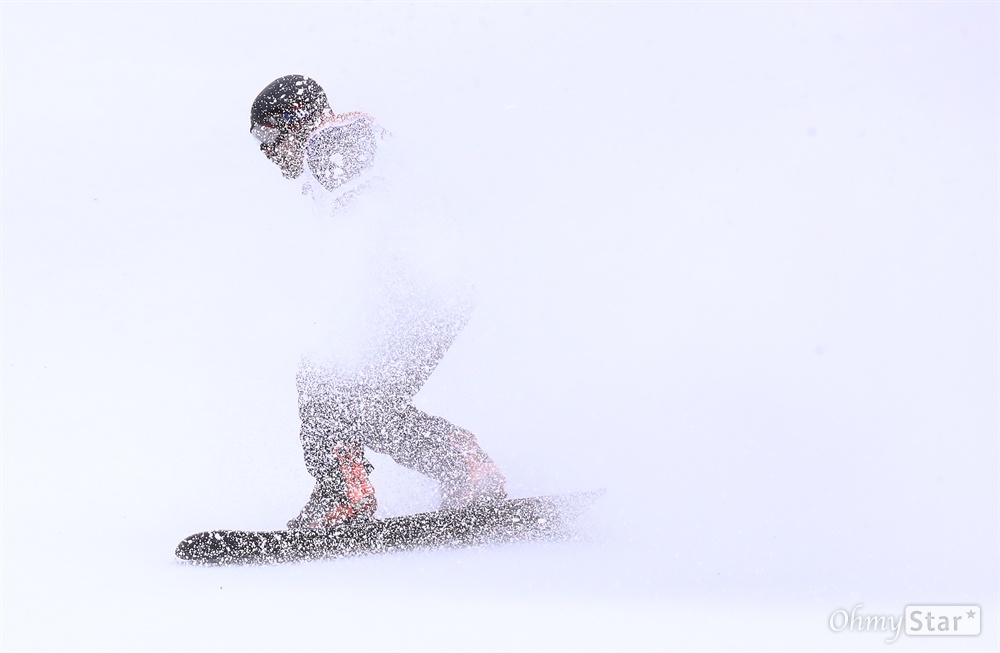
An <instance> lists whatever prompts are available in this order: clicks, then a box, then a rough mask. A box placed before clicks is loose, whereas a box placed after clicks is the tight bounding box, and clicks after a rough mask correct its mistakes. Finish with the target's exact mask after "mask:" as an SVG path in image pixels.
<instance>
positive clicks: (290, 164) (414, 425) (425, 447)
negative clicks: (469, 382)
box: [250, 75, 506, 529]
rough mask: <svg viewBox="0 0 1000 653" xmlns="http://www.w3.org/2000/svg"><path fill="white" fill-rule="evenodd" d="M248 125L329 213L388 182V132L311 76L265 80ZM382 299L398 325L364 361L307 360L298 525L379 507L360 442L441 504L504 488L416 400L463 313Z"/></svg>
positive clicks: (367, 513)
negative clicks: (382, 172)
mask: <svg viewBox="0 0 1000 653" xmlns="http://www.w3.org/2000/svg"><path fill="white" fill-rule="evenodd" d="M250 132H251V134H253V136H254V137H255V138H256V139H257V140H258V141H259V142H260V150H261V152H263V153H264V155H265V156H267V158H268V159H269V160H270V161H272V162H273V163H275V164H276V165H277V166H278V167H279V168H280V170H281V173H282V175H284V176H285V177H286V178H287V179H296V180H303V181H305V185H304V187H303V189H304V191H305V192H309V193H311V194H312V195H313V197H314V199H316V200H317V201H320V202H322V203H324V205H325V206H329V207H332V209H333V210H334V212H344V211H351V210H352V205H353V204H354V203H355V202H356V201H357V200H358V199H359V198H362V197H364V196H365V194H366V193H372V192H377V189H378V187H379V186H380V185H381V183H382V182H383V181H384V180H383V179H382V178H381V177H380V176H379V175H378V174H377V169H378V166H377V165H376V163H377V161H378V160H379V152H380V148H382V147H383V145H384V142H385V140H386V139H387V138H388V134H387V132H386V131H385V130H383V129H382V128H381V127H379V126H378V124H377V123H376V122H375V120H374V118H373V117H372V116H370V115H368V114H365V113H361V112H352V113H341V114H338V113H334V112H333V110H332V109H331V108H330V105H329V103H328V101H327V97H326V93H325V92H324V91H323V89H322V88H321V87H320V85H319V84H318V83H316V81H314V80H312V79H310V78H308V77H304V76H302V75H288V76H285V77H281V78H279V79H276V80H274V81H273V82H271V83H270V84H268V85H267V86H266V87H265V88H264V90H262V91H261V92H260V94H259V95H258V96H257V98H256V99H255V100H254V102H253V105H252V107H251V110H250ZM388 278H390V279H392V278H394V277H392V275H388ZM401 283H402V282H401ZM402 285H405V283H402ZM387 295H388V296H389V297H390V300H389V304H390V305H389V306H388V309H387V310H386V311H385V313H386V314H387V316H388V318H386V319H388V321H389V322H393V323H394V324H393V327H392V328H390V329H388V330H387V331H386V334H385V336H384V337H382V338H381V339H380V340H377V342H378V343H379V344H378V346H377V351H375V352H374V353H372V354H371V355H369V356H367V358H366V359H365V360H366V362H365V364H364V365H361V366H359V367H355V368H353V369H349V370H348V369H347V368H345V367H343V366H339V365H338V364H336V363H334V362H330V361H322V360H312V359H308V358H306V359H304V360H303V362H302V365H301V367H300V369H299V372H298V374H297V377H296V385H297V388H298V397H299V399H298V403H299V416H300V419H301V431H300V438H301V441H302V448H303V452H304V456H305V463H306V468H307V469H308V470H309V473H310V474H311V475H312V476H313V478H314V479H315V486H314V489H313V491H312V495H311V496H310V497H309V500H308V502H307V503H306V505H305V506H304V507H303V508H302V510H301V511H300V513H299V514H298V516H297V517H295V518H294V519H292V520H291V521H289V522H288V527H289V528H291V529H324V528H330V527H333V526H336V525H338V524H342V523H345V522H347V521H349V520H352V519H358V518H366V517H372V516H373V515H374V513H375V508H376V501H375V489H374V487H373V486H372V484H371V481H370V479H369V473H370V472H371V470H372V466H371V464H370V463H369V462H368V460H367V459H366V457H365V447H368V448H369V449H371V450H373V451H376V452H378V453H382V454H386V455H388V456H390V457H392V458H393V459H394V460H395V461H396V462H398V463H400V464H401V465H404V466H406V467H409V468H411V469H415V470H417V471H418V472H421V473H423V474H425V475H427V476H429V477H431V478H433V479H434V480H436V481H437V482H438V483H439V484H440V488H441V498H442V507H443V508H457V507H462V506H466V505H469V504H471V503H473V502H476V501H483V500H490V499H498V498H503V497H505V496H506V494H505V491H504V482H505V479H504V476H503V474H502V473H501V472H500V470H499V468H498V467H497V465H496V464H495V463H494V462H493V461H492V460H491V459H490V457H489V456H488V455H487V454H486V452H484V451H483V450H482V449H481V448H480V446H479V444H478V443H477V442H476V438H475V437H474V436H473V434H472V433H470V432H469V431H467V430H465V429H462V428H460V427H458V426H455V425H453V424H451V423H449V422H448V421H446V420H444V419H442V418H440V417H435V416H432V415H428V414H427V413H424V412H422V411H421V410H419V409H417V408H416V407H415V406H414V405H413V404H412V403H411V400H412V399H413V397H414V395H415V394H416V393H417V391H418V390H419V389H420V387H421V385H422V384H423V383H424V381H426V380H427V377H428V376H429V375H430V373H431V372H432V371H433V369H434V367H435V366H436V365H437V363H438V361H439V360H440V359H441V357H442V356H443V355H444V353H445V351H447V349H448V347H449V346H450V345H451V343H452V341H453V340H454V338H455V337H456V336H457V334H458V331H459V330H460V329H461V328H462V326H464V323H465V320H466V319H467V314H465V315H454V314H451V315H441V314H439V313H438V312H436V311H435V310H433V308H431V307H427V306H423V305H420V304H419V302H416V303H414V302H413V301H412V293H409V294H408V293H407V292H406V290H405V289H403V290H399V289H395V290H394V289H389V291H388V292H387ZM407 298H410V299H407ZM383 321H385V319H383Z"/></svg>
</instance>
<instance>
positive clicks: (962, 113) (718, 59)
mask: <svg viewBox="0 0 1000 653" xmlns="http://www.w3.org/2000/svg"><path fill="white" fill-rule="evenodd" d="M997 20H998V8H997V5H996V4H989V3H982V4H963V5H946V4H917V3H886V4H878V5H875V6H859V5H840V4H809V5H805V4H786V3H780V4H779V3H775V4H766V3H764V4H758V3H754V4H747V5H738V4H728V3H727V4H720V5H717V6H716V5H709V4H697V3H694V4H683V3H677V4H675V3H663V4H657V3H649V4H628V5H621V6H620V5H612V4H558V5H543V4H534V3H524V4H511V5H510V6H506V5H498V4H489V3H487V4H479V3H476V4H470V5H459V4H451V3H448V4H379V5H362V4H327V3H301V4H298V3H283V4H280V5H279V4H269V3H204V4H203V3H176V4H169V3H150V4H147V3H107V4H105V3H101V4H9V3H4V4H3V6H2V46H0V47H2V52H0V54H2V85H3V86H2V91H3V102H2V136H3V145H2V220H3V222H2V229H3V231H2V238H3V241H2V273H3V275H2V283H3V287H2V290H3V295H2V302H3V305H2V309H3V317H2V319H3V324H2V326H3V329H2V345H3V350H2V354H3V361H2V370H3V372H2V373H3V378H2V381H3V386H2V391H3V395H2V402H3V403H2V420H3V421H2V428H3V431H2V454H3V458H2V501H3V504H2V507H3V513H2V519H3V522H2V526H3V533H2V537H3V541H2V543H3V549H2V563H3V568H2V573H3V577H2V581H3V582H2V601H3V604H2V608H3V612H2V635H0V645H2V647H3V648H4V649H5V650H22V649H24V650H43V649H44V650H52V649H65V650H76V649H87V650H96V649H103V650H129V649H131V650H137V649H138V650H168V649H169V650H174V649H177V650H184V649H198V650H216V649H241V650H273V649H292V650H320V649H322V650H331V649H333V650H358V649H371V650H386V649H391V650H396V649H402V650H410V649H420V650H452V649H454V650H477V649H483V650H496V649H532V650H536V649H537V650H607V649H611V650H647V649H655V650H664V649H667V650H669V649H689V650H690V649H694V650H737V649H746V650H813V649H816V650H833V649H837V650H840V649H880V648H881V647H883V646H885V645H886V644H884V643H883V640H884V639H885V637H886V634H885V633H859V632H839V633H835V632H833V631H832V630H831V629H830V627H829V625H828V619H829V617H830V615H831V614H832V613H833V612H834V611H835V610H838V609H842V608H845V609H848V610H849V609H851V608H852V607H854V606H856V605H858V604H863V605H864V608H863V609H862V611H863V612H864V613H865V614H893V615H899V614H901V613H902V610H903V607H904V606H905V605H907V604H912V603H925V604H927V603H941V604H968V603H972V604H980V605H982V606H983V608H984V610H985V611H986V619H984V633H983V635H981V636H980V637H978V638H968V639H965V638H963V639H958V638H922V639H921V638H915V637H906V636H903V638H902V639H901V640H900V641H897V642H895V643H894V644H893V645H892V646H893V647H894V649H895V650H911V649H912V650H925V649H935V650H937V649H941V650H957V649H962V650H995V649H996V648H997V646H998V644H1000V636H998V627H997V624H998V623H1000V621H998V619H997V614H998V609H1000V597H998V581H1000V569H998V567H1000V563H998V559H1000V556H998V552H1000V540H998V513H1000V506H998V494H1000V488H998V477H1000V476H998V437H997V436H998V430H1000V424H998V410H997V408H998V391H1000V388H998V375H997V369H998V362H1000V355H998V354H1000V351H998V337H997V333H998V327H1000V324H998V294H1000V293H998V290H1000V289H998V272H1000V270H998V261H1000V256H998V236H1000V234H998V219H997V218H998V212H1000V206H998V172H1000V171H998V145H1000V135H998V120H997V115H998V109H1000V107H998V90H1000V74H998V63H997V62H998V40H1000V39H998V28H997V24H998V22H997ZM289 73H303V74H307V75H310V76H313V77H315V78H316V79H317V80H319V81H320V82H321V83H322V84H323V85H324V86H325V87H326V89H327V91H328V93H329V95H330V99H331V103H332V104H333V106H334V108H335V109H337V110H354V109H361V110H365V111H368V112H370V113H372V114H374V115H376V116H377V117H378V119H379V121H380V122H381V123H382V124H384V125H385V126H387V127H388V128H389V129H391V130H392V132H393V134H394V136H395V139H396V140H397V141H398V142H399V143H402V144H405V145H406V147H408V148H410V150H411V151H417V152H422V153H424V154H423V158H422V159H421V166H420V169H419V170H416V169H415V170H414V175H418V176H422V178H423V179H430V178H433V179H436V180H437V184H438V186H437V188H438V190H439V191H440V193H441V195H442V196H443V197H444V200H443V201H444V202H445V203H446V204H447V206H448V209H449V211H451V215H454V216H458V217H457V218H456V220H457V226H458V228H459V229H460V231H461V233H462V240H461V243H462V245H461V248H462V254H463V256H464V257H465V258H467V259H468V260H471V261H472V262H473V266H472V268H473V269H472V270H471V271H470V272H471V274H472V276H473V278H474V280H475V284H476V292H477V300H476V301H477V307H476V312H475V314H474V316H473V319H472V321H471V322H470V324H469V325H468V327H467V328H466V330H465V331H464V332H463V334H462V335H461V336H460V338H459V340H458V341H457V343H456V344H455V346H454V347H453V348H452V350H451V351H450V352H449V354H448V356H447V357H446V358H445V360H444V362H443V363H442V364H441V366H440V367H439V368H438V370H437V371H436V372H435V374H434V376H433V377H432V378H431V380H430V382H429V383H428V384H427V385H426V387H425V388H424V389H423V391H422V392H421V394H420V395H419V396H418V399H417V403H418V404H419V405H420V406H421V407H423V408H424V409H426V410H428V411H430V412H432V413H436V414H441V415H445V416H447V417H448V418H449V419H451V420H453V421H455V422H456V423H458V424H461V425H463V426H466V427H468V428H470V429H471V430H473V431H474V432H476V433H477V435H478V436H479V438H480V440H481V442H482V443H483V444H484V445H485V446H486V447H487V449H488V450H489V451H490V452H491V453H493V454H494V457H495V458H496V459H497V460H498V462H499V463H500V464H501V466H502V467H503V468H504V470H505V471H506V472H507V475H508V478H509V481H510V484H509V488H508V489H509V490H510V491H511V493H512V494H515V495H530V494H537V493H543V492H546V493H547V492H557V491H562V490H585V489H592V488H596V487H606V488H608V495H607V498H606V499H605V500H604V502H603V503H602V504H600V505H599V506H597V507H596V508H595V509H594V510H593V511H592V513H591V514H589V515H588V516H587V518H586V525H587V528H588V532H589V533H590V535H591V541H588V542H581V543H567V544H523V545H511V546H504V547H497V548H486V549H476V550H464V551H448V552H413V553H406V554H400V555H392V556H385V557H378V558H366V559H352V560H342V561H335V562H323V563H314V564H308V565H292V566H283V567H268V568H245V569H201V568H191V567H186V566H183V565H181V564H179V563H177V562H176V561H175V560H174V559H173V555H172V552H173V547H174V545H175V544H176V542H177V541H178V540H179V539H180V538H182V537H184V536H186V535H188V534H190V533H192V532H195V531H199V530H205V529H209V528H217V527H240V528H274V527H277V526H280V525H281V524H283V523H284V521H285V520H286V519H288V518H289V517H291V516H293V515H294V514H295V512H296V511H297V510H298V508H299V507H300V506H301V504H302V503H303V502H304V500H305V499H306V497H307V496H308V493H309V489H310V485H311V484H310V479H309V478H308V476H307V474H306V472H305V470H304V468H303V466H302V463H301V453H300V450H299V445H298V439H297V416H296V405H295V402H296V398H295V390H294V383H293V380H294V374H295V369H296V365H297V363H298V355H299V348H300V347H299V344H300V343H298V342H297V340H296V338H295V337H292V334H294V333H298V331H297V329H298V328H299V326H300V324H299V322H298V320H299V318H300V317H301V312H300V310H301V308H302V307H303V306H305V305H308V304H309V303H310V302H311V301H312V298H313V295H312V294H310V293H313V292H315V291H316V290H315V286H314V285H313V284H310V283H309V282H307V281H306V280H304V279H303V278H302V270H303V268H302V257H301V251H302V247H303V243H304V234H308V231H309V228H307V227H303V225H304V224H306V223H305V222H303V221H304V220H308V218H307V217H306V216H307V213H308V207H306V206H305V205H304V202H306V201H307V200H305V199H304V198H301V197H300V196H299V194H298V192H297V189H296V187H295V185H294V184H290V183H288V182H285V181H284V180H283V179H282V178H281V177H280V175H279V173H278V172H277V170H276V169H274V167H273V166H271V165H270V164H269V163H268V162H267V161H266V160H265V159H264V157H262V156H261V155H260V154H259V153H258V152H256V150H255V144H254V142H253V140H252V139H251V137H250V136H249V135H248V133H247V130H248V126H249V125H248V122H247V114H248V109H249V105H250V102H251V101H252V99H253V97H254V96H255V95H256V93H257V92H258V91H259V90H260V89H261V88H262V87H263V86H264V85H265V84H266V83H268V82H269V81H270V80H271V79H273V78H275V77H278V76H280V75H284V74H289ZM456 247H457V245H456ZM343 255H344V257H350V255H351V254H350V252H344V253H343ZM341 263H343V260H341V259H340V258H338V260H337V261H335V262H331V265H339V264H341ZM376 465H377V471H376V472H375V477H374V478H375V482H376V484H377V487H378V489H379V493H380V500H381V506H382V510H383V511H385V512H386V513H399V512H408V511H411V510H419V509H422V508H427V507H429V506H431V505H433V501H434V496H433V487H432V486H430V485H429V484H428V483H427V482H426V481H424V480H423V479H422V478H420V477H418V476H416V475H414V474H411V473H409V472H407V471H406V470H402V469H399V468H397V467H395V466H394V465H393V464H392V463H391V462H390V461H388V460H386V459H381V458H380V459H378V460H376Z"/></svg>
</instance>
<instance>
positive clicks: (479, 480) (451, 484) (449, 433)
mask: <svg viewBox="0 0 1000 653" xmlns="http://www.w3.org/2000/svg"><path fill="white" fill-rule="evenodd" d="M386 414H387V415H390V418H389V420H387V421H386V423H385V424H384V425H383V427H382V428H380V429H377V430H375V431H373V432H371V434H370V436H369V439H368V440H366V442H365V444H366V445H367V446H368V447H370V448H371V449H372V450H373V451H377V452H378V453H381V454H385V455H388V456H390V457H391V458H392V459H393V460H395V461H396V462H397V463H399V464H400V465H403V466H404V467H409V468H410V469H414V470H416V471H418V472H420V473H422V474H424V475H426V476H429V477H431V478H433V479H434V480H436V481H437V482H438V483H439V484H440V486H441V502H442V506H443V507H445V508H453V507H458V506H461V505H464V504H466V503H468V502H469V501H471V500H473V499H476V498H479V497H484V496H502V495H503V493H504V481H505V479H504V476H503V474H501V473H500V469H499V468H498V467H497V466H496V464H495V463H494V462H493V460H492V459H491V458H490V457H489V455H487V453H486V452H485V451H483V449H482V448H481V447H480V446H479V443H478V442H477V441H476V438H475V436H473V434H472V433H471V432H469V431H467V430H465V429H463V428H460V427H458V426H455V425H454V424H452V423H451V422H449V421H448V420H446V419H443V418H441V417H436V416H434V415H429V414H427V413H425V412H423V411H422V410H419V409H418V408H416V407H414V406H413V405H412V404H409V403H407V404H405V405H403V406H401V407H399V408H397V409H393V410H390V411H386Z"/></svg>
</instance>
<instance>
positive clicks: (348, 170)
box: [302, 111, 389, 209]
mask: <svg viewBox="0 0 1000 653" xmlns="http://www.w3.org/2000/svg"><path fill="white" fill-rule="evenodd" d="M388 136H389V134H388V132H387V131H386V130H385V129H383V128H382V127H380V126H379V125H378V124H377V123H376V122H375V118H373V117H372V116H370V115H369V114H367V113H363V112H361V111H354V112H351V113H341V114H335V113H329V114H327V116H326V117H325V119H324V120H323V122H321V123H320V124H319V126H318V127H316V129H314V130H313V132H312V134H310V135H309V139H308V140H307V141H306V146H305V162H306V166H305V169H306V179H305V183H304V184H303V186H302V192H303V194H311V195H312V196H313V197H314V198H315V199H318V200H322V201H324V203H326V202H329V203H331V204H332V208H334V209H337V208H342V207H344V206H346V205H348V204H350V203H351V202H352V201H353V200H354V199H355V198H356V197H357V196H358V195H359V194H361V193H363V192H365V191H367V190H370V189H371V188H372V187H373V186H376V185H379V184H380V183H384V179H382V178H381V176H380V175H379V173H378V168H379V166H378V165H376V164H377V161H378V160H379V159H380V156H379V150H380V148H381V146H382V145H383V143H384V142H385V140H386V139H387V137H388Z"/></svg>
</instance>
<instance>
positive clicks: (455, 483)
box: [441, 428, 507, 510]
mask: <svg viewBox="0 0 1000 653" xmlns="http://www.w3.org/2000/svg"><path fill="white" fill-rule="evenodd" d="M448 444H449V445H450V447H451V449H452V450H453V451H454V452H455V453H457V454H458V457H459V458H460V459H461V461H462V463H463V465H461V467H460V468H459V469H456V470H452V471H451V473H448V474H446V475H445V476H444V478H442V479H441V508H443V509H446V510H447V509H451V508H461V507H464V506H467V505H469V504H472V503H475V502H477V501H492V500H496V499H504V498H506V497H507V492H506V491H505V490H504V483H505V482H506V480H507V479H506V478H504V475H503V473H502V472H501V471H500V468H499V467H497V465H496V463H494V462H493V460H492V459H490V457H489V456H488V455H487V454H486V452H485V451H483V450H482V448H481V447H480V446H479V443H478V442H476V436H474V435H473V434H472V433H471V432H469V431H466V430H465V429H461V428H456V429H455V431H454V432H453V433H452V434H451V435H450V436H449V439H448Z"/></svg>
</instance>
